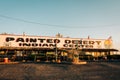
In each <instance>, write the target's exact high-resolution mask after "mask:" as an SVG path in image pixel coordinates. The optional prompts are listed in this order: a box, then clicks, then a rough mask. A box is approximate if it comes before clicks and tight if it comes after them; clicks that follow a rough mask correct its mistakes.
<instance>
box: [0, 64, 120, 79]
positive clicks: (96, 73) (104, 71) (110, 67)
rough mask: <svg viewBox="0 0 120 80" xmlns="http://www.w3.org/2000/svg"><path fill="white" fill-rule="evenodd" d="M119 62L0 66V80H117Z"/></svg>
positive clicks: (119, 69)
mask: <svg viewBox="0 0 120 80" xmlns="http://www.w3.org/2000/svg"><path fill="white" fill-rule="evenodd" d="M119 74H120V63H119V62H89V63H87V64H84V65H73V64H57V63H30V62H29V63H18V64H1V65H0V80H119V79H120V76H119Z"/></svg>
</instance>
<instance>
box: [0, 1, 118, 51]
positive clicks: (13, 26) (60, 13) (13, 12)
mask: <svg viewBox="0 0 120 80" xmlns="http://www.w3.org/2000/svg"><path fill="white" fill-rule="evenodd" d="M4 32H6V33H10V34H23V32H25V34H27V35H38V36H55V35H56V34H57V33H60V34H62V35H63V36H64V37H73V38H87V37H88V36H90V38H95V39H107V38H109V37H110V36H112V40H113V42H114V48H117V49H120V46H119V45H120V35H119V34H120V0H0V33H4Z"/></svg>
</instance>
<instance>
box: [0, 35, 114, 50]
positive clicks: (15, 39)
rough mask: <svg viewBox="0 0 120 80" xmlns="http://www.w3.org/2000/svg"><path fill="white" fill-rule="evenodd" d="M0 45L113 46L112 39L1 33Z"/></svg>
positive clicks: (42, 46) (41, 46) (45, 46)
mask: <svg viewBox="0 0 120 80" xmlns="http://www.w3.org/2000/svg"><path fill="white" fill-rule="evenodd" d="M0 47H36V48H54V47H58V48H81V49H82V48H112V40H105V39H88V38H56V37H45V36H24V35H0Z"/></svg>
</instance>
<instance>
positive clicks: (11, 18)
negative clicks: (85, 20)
mask: <svg viewBox="0 0 120 80" xmlns="http://www.w3.org/2000/svg"><path fill="white" fill-rule="evenodd" d="M0 17H2V18H6V19H10V20H15V21H20V22H25V23H31V24H38V25H44V26H53V27H61V28H65V27H66V28H94V27H95V28H97V27H110V26H115V25H117V24H111V25H96V26H65V25H55V24H43V23H39V22H34V21H28V20H24V19H20V18H15V17H10V16H6V15H1V14H0Z"/></svg>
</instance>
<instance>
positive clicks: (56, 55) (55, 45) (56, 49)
mask: <svg viewBox="0 0 120 80" xmlns="http://www.w3.org/2000/svg"><path fill="white" fill-rule="evenodd" d="M57 53H58V52H57V43H55V61H56V62H57V56H58V55H57Z"/></svg>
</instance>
